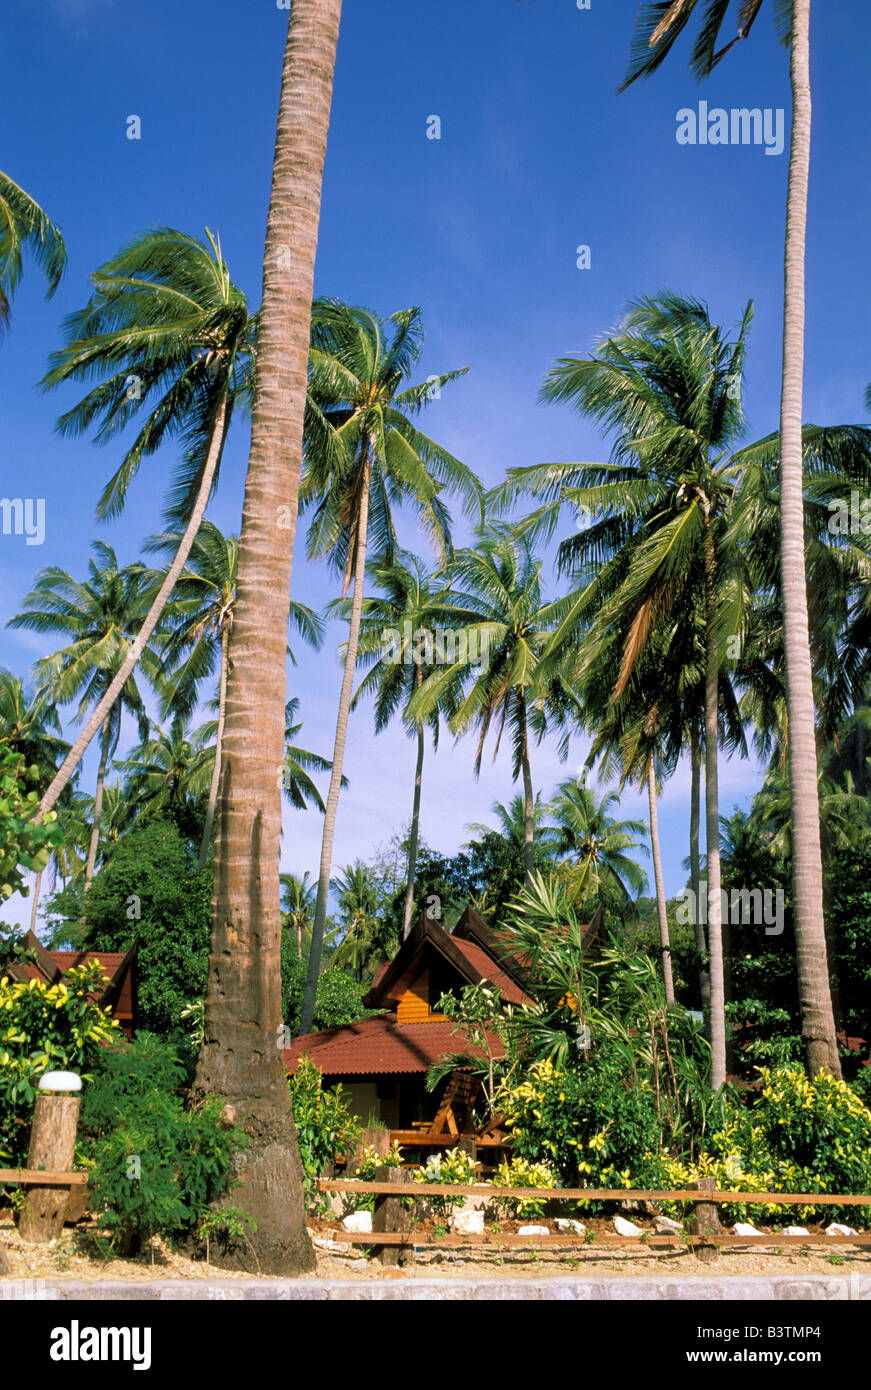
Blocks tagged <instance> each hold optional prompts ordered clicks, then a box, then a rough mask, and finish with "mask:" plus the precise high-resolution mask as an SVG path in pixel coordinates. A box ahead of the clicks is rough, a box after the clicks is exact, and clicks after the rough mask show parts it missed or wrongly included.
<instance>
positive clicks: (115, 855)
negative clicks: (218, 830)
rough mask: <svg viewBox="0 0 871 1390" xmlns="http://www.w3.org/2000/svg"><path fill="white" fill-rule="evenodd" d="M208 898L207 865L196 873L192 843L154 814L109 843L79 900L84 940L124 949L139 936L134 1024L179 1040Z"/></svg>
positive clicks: (206, 928) (204, 933) (198, 968)
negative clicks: (136, 1019) (84, 892)
mask: <svg viewBox="0 0 871 1390" xmlns="http://www.w3.org/2000/svg"><path fill="white" fill-rule="evenodd" d="M211 895H212V874H211V869H210V868H208V867H207V868H205V869H202V870H198V869H197V867H196V857H195V853H194V849H193V846H192V844H191V842H190V841H188V840H186V839H185V838H184V837H183V836H182V834H181V832H180V831H179V829H178V827H177V825H176V824H175V822H174V821H173V820H172V819H171V818H169V817H166V816H158V815H155V816H153V817H148V818H145V819H143V820H142V821H141V822H138V823H137V824H135V825H133V826H132V827H131V829H130V830H129V831H128V832H127V833H126V834H125V835H123V836H122V837H121V838H120V839H119V840H118V842H117V844H115V845H113V846H112V850H111V853H110V854H108V855H107V858H106V862H105V863H104V865H103V867H102V868H101V869H100V871H99V873H98V874H97V876H96V878H95V879H94V882H93V884H92V885H91V888H90V891H89V892H88V893H87V895H86V897H85V901H84V905H83V908H82V911H83V914H84V919H85V928H84V932H83V944H84V945H86V946H87V947H88V948H89V949H91V950H95V951H126V950H127V948H128V946H129V945H130V943H131V941H132V940H133V939H134V937H135V938H136V939H137V941H138V943H139V945H138V951H137V956H136V967H135V968H136V986H137V1008H138V1023H139V1026H140V1027H142V1028H144V1029H146V1030H147V1031H149V1032H152V1033H156V1034H157V1035H158V1036H159V1037H163V1038H175V1039H176V1040H178V1039H179V1038H180V1037H181V1036H182V1035H183V1034H184V1032H185V1029H184V1024H183V1021H182V1017H181V1015H182V1010H183V1009H185V1008H186V1007H188V1006H189V1005H190V1004H192V1003H193V1002H194V1001H195V1000H197V999H200V998H202V996H203V993H204V992H205V986H206V973H207V970H208V956H209V934H210V927H211ZM64 930H65V929H64V928H61V929H60V931H59V932H58V933H57V935H63V933H64Z"/></svg>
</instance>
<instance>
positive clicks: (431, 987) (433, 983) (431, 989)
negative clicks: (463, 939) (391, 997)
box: [396, 943, 468, 1023]
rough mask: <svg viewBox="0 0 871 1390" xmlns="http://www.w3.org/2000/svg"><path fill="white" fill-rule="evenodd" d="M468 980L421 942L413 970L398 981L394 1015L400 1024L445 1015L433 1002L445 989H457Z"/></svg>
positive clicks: (430, 1020) (438, 1017) (444, 992)
mask: <svg viewBox="0 0 871 1390" xmlns="http://www.w3.org/2000/svg"><path fill="white" fill-rule="evenodd" d="M465 984H468V980H467V979H466V978H465V977H464V976H463V975H461V974H460V972H459V971H458V970H457V968H456V966H454V965H452V964H451V962H450V961H448V960H446V959H445V957H444V956H443V955H442V954H441V952H440V951H438V950H436V949H435V948H434V947H433V946H432V945H431V944H429V943H427V944H425V945H424V948H423V950H422V951H421V952H420V953H419V955H418V958H417V960H416V962H415V964H414V967H413V969H412V970H410V971H409V972H408V975H407V976H406V978H405V979H403V980H401V981H400V982H399V988H398V991H397V1000H396V1017H397V1020H398V1022H399V1023H424V1022H427V1021H429V1022H432V1021H435V1020H437V1019H443V1018H444V1017H445V1015H444V1014H442V1013H436V1012H435V1005H436V1003H437V1002H438V1000H439V999H440V998H441V996H442V995H443V994H446V993H447V991H448V990H457V991H458V990H460V989H462V987H463V985H465Z"/></svg>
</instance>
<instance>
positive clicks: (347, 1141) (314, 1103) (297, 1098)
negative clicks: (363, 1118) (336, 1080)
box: [287, 1056, 360, 1210]
mask: <svg viewBox="0 0 871 1390" xmlns="http://www.w3.org/2000/svg"><path fill="white" fill-rule="evenodd" d="M287 1084H288V1086H289V1088H290V1095H291V1100H292V1102H293V1118H294V1122H295V1124H296V1131H297V1135H298V1137H299V1156H300V1159H301V1160H302V1168H303V1180H304V1185H305V1195H306V1201H307V1202H308V1203H309V1205H317V1206H318V1207H320V1208H321V1209H322V1210H325V1209H326V1207H327V1206H328V1205H329V1202H328V1199H327V1197H326V1195H325V1194H319V1193H318V1190H317V1187H316V1183H317V1180H318V1178H319V1177H320V1176H321V1174H322V1173H323V1172H324V1170H325V1169H326V1167H327V1165H328V1164H331V1163H333V1162H334V1161H336V1160H337V1159H338V1160H339V1161H342V1162H344V1161H345V1160H346V1159H348V1158H350V1156H351V1154H352V1153H353V1152H354V1149H355V1148H356V1146H357V1140H358V1139H359V1137H360V1126H359V1123H358V1121H357V1118H356V1116H354V1115H352V1114H351V1111H350V1110H349V1109H348V1105H347V1102H346V1098H345V1094H344V1092H343V1091H342V1088H341V1086H336V1087H334V1088H333V1089H330V1090H324V1088H323V1077H322V1076H321V1073H320V1071H319V1070H318V1068H317V1067H316V1066H315V1063H314V1062H313V1061H312V1060H311V1058H310V1057H308V1056H303V1057H301V1058H300V1061H299V1066H298V1067H297V1069H296V1071H295V1072H294V1074H293V1076H289V1077H288V1079H287Z"/></svg>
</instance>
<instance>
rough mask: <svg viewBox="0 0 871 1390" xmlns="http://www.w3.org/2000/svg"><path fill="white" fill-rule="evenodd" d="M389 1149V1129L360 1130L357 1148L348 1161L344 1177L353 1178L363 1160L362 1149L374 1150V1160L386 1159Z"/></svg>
mask: <svg viewBox="0 0 871 1390" xmlns="http://www.w3.org/2000/svg"><path fill="white" fill-rule="evenodd" d="M389 1148H390V1130H389V1129H361V1130H360V1138H359V1139H358V1140H357V1147H356V1149H355V1150H354V1152H353V1153H352V1155H351V1157H350V1158H349V1159H348V1166H347V1169H346V1175H347V1177H349V1178H353V1177H354V1175H355V1173H356V1172H357V1169H358V1168H359V1167H360V1163H361V1162H362V1159H363V1150H364V1149H374V1150H375V1157H376V1158H386V1157H387V1151H388V1149H389Z"/></svg>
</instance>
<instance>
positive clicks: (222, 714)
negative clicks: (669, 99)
mask: <svg viewBox="0 0 871 1390" xmlns="http://www.w3.org/2000/svg"><path fill="white" fill-rule="evenodd" d="M229 642H230V632H229V629H228V628H227V626H226V625H224V626H223V627H222V628H221V683H220V686H219V688H218V733H217V742H216V743H215V766H214V767H213V768H212V785H211V786H210V787H209V804H208V807H207V809H206V823H205V825H204V826H203V838H202V840H201V842H200V858H199V862H198V864H197V868H198V869H202V868H205V863H206V860H207V859H208V857H209V845H210V844H211V841H212V825H213V824H214V820H215V804H216V802H217V800H218V786H219V784H220V781H221V743H222V741H223V738H224V724H225V723H226V716H227V648H228V646H229Z"/></svg>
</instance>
